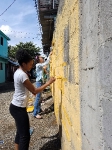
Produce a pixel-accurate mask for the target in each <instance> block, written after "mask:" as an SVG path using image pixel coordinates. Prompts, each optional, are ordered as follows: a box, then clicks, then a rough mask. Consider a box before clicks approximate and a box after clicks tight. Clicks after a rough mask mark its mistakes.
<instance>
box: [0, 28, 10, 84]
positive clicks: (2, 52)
mask: <svg viewBox="0 0 112 150" xmlns="http://www.w3.org/2000/svg"><path fill="white" fill-rule="evenodd" d="M8 40H10V38H9V37H7V36H6V35H5V34H4V33H3V32H2V31H1V30H0V83H3V82H5V81H6V76H7V70H6V64H7V61H8V43H7V41H8Z"/></svg>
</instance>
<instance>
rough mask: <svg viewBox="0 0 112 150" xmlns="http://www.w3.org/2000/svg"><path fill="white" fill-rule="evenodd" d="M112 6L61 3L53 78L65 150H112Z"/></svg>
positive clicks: (87, 0)
mask: <svg viewBox="0 0 112 150" xmlns="http://www.w3.org/2000/svg"><path fill="white" fill-rule="evenodd" d="M111 6H112V1H111V0H94V1H93V0H83V1H81V0H61V1H60V5H59V10H58V16H57V20H56V29H55V32H54V36H53V42H52V47H53V56H52V61H51V75H53V76H55V77H56V82H55V84H54V85H53V86H52V91H53V97H54V103H55V115H56V118H57V122H58V125H59V131H60V136H61V137H62V138H61V140H62V150H111V149H112V142H111V141H112V100H111V99H112V96H111V94H112V7H111Z"/></svg>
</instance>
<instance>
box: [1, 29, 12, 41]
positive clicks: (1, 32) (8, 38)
mask: <svg viewBox="0 0 112 150" xmlns="http://www.w3.org/2000/svg"><path fill="white" fill-rule="evenodd" d="M0 35H2V36H3V37H5V38H6V39H7V40H10V38H9V37H8V36H6V35H5V34H4V33H3V32H2V31H1V30H0Z"/></svg>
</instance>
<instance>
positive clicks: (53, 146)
mask: <svg viewBox="0 0 112 150" xmlns="http://www.w3.org/2000/svg"><path fill="white" fill-rule="evenodd" d="M42 138H49V139H52V140H50V141H48V142H47V143H45V144H44V145H43V147H41V148H40V149H39V150H60V149H61V141H60V138H59V134H58V133H57V134H56V135H54V136H51V137H42Z"/></svg>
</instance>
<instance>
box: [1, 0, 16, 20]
mask: <svg viewBox="0 0 112 150" xmlns="http://www.w3.org/2000/svg"><path fill="white" fill-rule="evenodd" d="M15 1H16V0H14V1H13V2H12V3H11V4H10V5H9V7H7V9H5V10H4V11H3V12H2V13H1V14H0V17H1V16H2V15H3V14H4V13H5V12H6V11H7V10H8V9H9V8H10V7H11V6H12V5H13V4H14V2H15Z"/></svg>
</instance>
